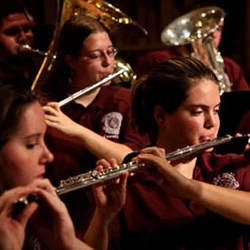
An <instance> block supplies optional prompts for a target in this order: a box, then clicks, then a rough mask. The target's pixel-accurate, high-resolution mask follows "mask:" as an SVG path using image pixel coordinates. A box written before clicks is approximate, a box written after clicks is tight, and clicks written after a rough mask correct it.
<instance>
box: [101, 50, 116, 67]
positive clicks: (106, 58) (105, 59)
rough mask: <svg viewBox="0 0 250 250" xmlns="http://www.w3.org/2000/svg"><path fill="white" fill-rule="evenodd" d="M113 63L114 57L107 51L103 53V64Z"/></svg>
mask: <svg viewBox="0 0 250 250" xmlns="http://www.w3.org/2000/svg"><path fill="white" fill-rule="evenodd" d="M112 63H114V57H112V56H110V55H108V54H107V53H103V57H102V65H103V66H109V65H111V64H112Z"/></svg>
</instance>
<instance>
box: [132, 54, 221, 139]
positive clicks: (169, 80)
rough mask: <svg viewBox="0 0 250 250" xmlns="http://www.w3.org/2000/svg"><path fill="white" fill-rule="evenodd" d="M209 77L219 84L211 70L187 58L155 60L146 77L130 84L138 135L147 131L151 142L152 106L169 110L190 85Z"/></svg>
mask: <svg viewBox="0 0 250 250" xmlns="http://www.w3.org/2000/svg"><path fill="white" fill-rule="evenodd" d="M202 79H209V80H211V81H213V82H214V83H215V84H218V88H219V83H218V80H217V77H216V75H215V74H214V73H213V71H212V70H211V69H210V68H208V67H207V66H205V65H204V64H203V63H202V62H201V61H199V60H197V59H194V58H191V57H176V58H172V59H169V60H166V61H163V62H161V63H159V64H158V65H157V66H156V67H155V68H154V69H153V70H152V71H151V73H149V74H148V75H147V76H143V77H142V78H139V79H138V80H137V81H136V82H135V83H134V84H133V85H132V99H131V102H132V104H131V105H132V107H131V109H132V121H133V124H134V125H135V126H136V127H137V129H138V131H139V132H140V133H142V134H149V136H150V139H151V142H152V143H154V142H155V139H156V136H157V124H156V122H155V119H154V108H155V107H156V106H161V107H163V108H164V110H165V111H166V112H167V113H173V112H175V111H176V109H177V108H178V107H179V106H180V104H181V103H183V102H184V101H185V100H186V98H187V96H188V93H189V90H190V89H191V88H192V86H193V85H194V84H198V83H199V80H202Z"/></svg>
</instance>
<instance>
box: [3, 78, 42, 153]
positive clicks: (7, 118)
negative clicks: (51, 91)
mask: <svg viewBox="0 0 250 250" xmlns="http://www.w3.org/2000/svg"><path fill="white" fill-rule="evenodd" d="M28 86H29V84H28V83H27V82H26V81H25V80H24V79H22V78H17V77H6V78H2V79H0V149H1V148H2V147H3V146H4V144H5V143H6V142H7V141H8V139H9V138H10V137H11V136H12V135H13V134H14V133H15V132H16V131H17V130H18V128H19V124H20V117H21V114H22V113H23V111H24V109H25V107H26V106H27V105H29V104H31V103H33V102H35V101H37V97H36V95H35V94H34V93H33V92H32V91H31V90H30V88H29V87H28Z"/></svg>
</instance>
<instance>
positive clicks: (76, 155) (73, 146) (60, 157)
mask: <svg viewBox="0 0 250 250" xmlns="http://www.w3.org/2000/svg"><path fill="white" fill-rule="evenodd" d="M130 95H131V91H130V90H129V89H126V88H122V87H103V88H101V90H100V92H99V93H98V95H97V97H96V99H95V100H94V101H93V102H92V103H91V104H90V105H89V106H88V107H87V108H85V107H84V106H82V105H80V104H77V103H75V102H72V103H69V104H68V105H66V106H64V107H63V108H62V111H63V112H64V113H65V114H66V115H67V116H69V117H70V118H71V119H72V120H74V121H75V122H77V123H79V124H81V125H83V126H85V127H86V128H88V129H90V130H92V131H94V132H96V133H97V134H99V135H101V136H103V137H106V138H108V139H110V140H112V141H115V142H119V143H122V144H125V145H127V146H128V147H130V148H132V150H139V149H141V148H143V147H145V146H146V145H148V142H147V140H146V138H144V137H142V136H140V135H139V134H138V133H137V132H136V130H135V129H134V128H133V127H132V126H131V114H130V111H131V110H130ZM46 141H47V144H48V147H49V149H50V150H51V151H52V153H53V154H54V157H55V158H54V161H53V163H52V164H51V168H50V171H51V172H52V171H53V178H55V179H56V180H61V179H64V178H68V177H70V176H72V175H76V174H80V173H83V172H86V171H89V170H93V169H94V168H95V163H96V160H97V159H96V157H95V156H94V155H92V154H91V153H90V152H89V151H88V150H87V149H86V148H85V147H84V146H83V144H82V142H81V141H79V140H78V139H75V138H72V137H70V136H68V135H64V134H63V133H61V132H59V131H56V130H55V129H51V128H48V132H47V135H46Z"/></svg>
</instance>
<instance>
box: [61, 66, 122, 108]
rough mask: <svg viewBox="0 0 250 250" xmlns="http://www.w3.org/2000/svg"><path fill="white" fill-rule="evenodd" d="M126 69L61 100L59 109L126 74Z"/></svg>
mask: <svg viewBox="0 0 250 250" xmlns="http://www.w3.org/2000/svg"><path fill="white" fill-rule="evenodd" d="M124 71H125V69H119V70H118V71H116V72H114V73H113V74H110V75H108V76H107V77H105V78H103V79H102V80H101V81H99V82H97V83H95V84H93V85H90V86H88V87H86V88H84V89H81V90H79V91H77V92H75V93H74V94H72V95H70V96H69V97H67V98H65V99H63V100H61V101H60V102H59V103H58V104H59V107H62V106H64V105H66V104H68V103H69V102H72V101H73V100H75V99H77V98H78V97H80V96H82V95H84V94H87V93H88V92H90V91H92V90H94V89H96V88H98V87H100V86H101V85H103V84H104V83H106V82H108V81H110V80H112V79H114V78H115V77H117V76H118V75H120V74H122V73H124Z"/></svg>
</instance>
